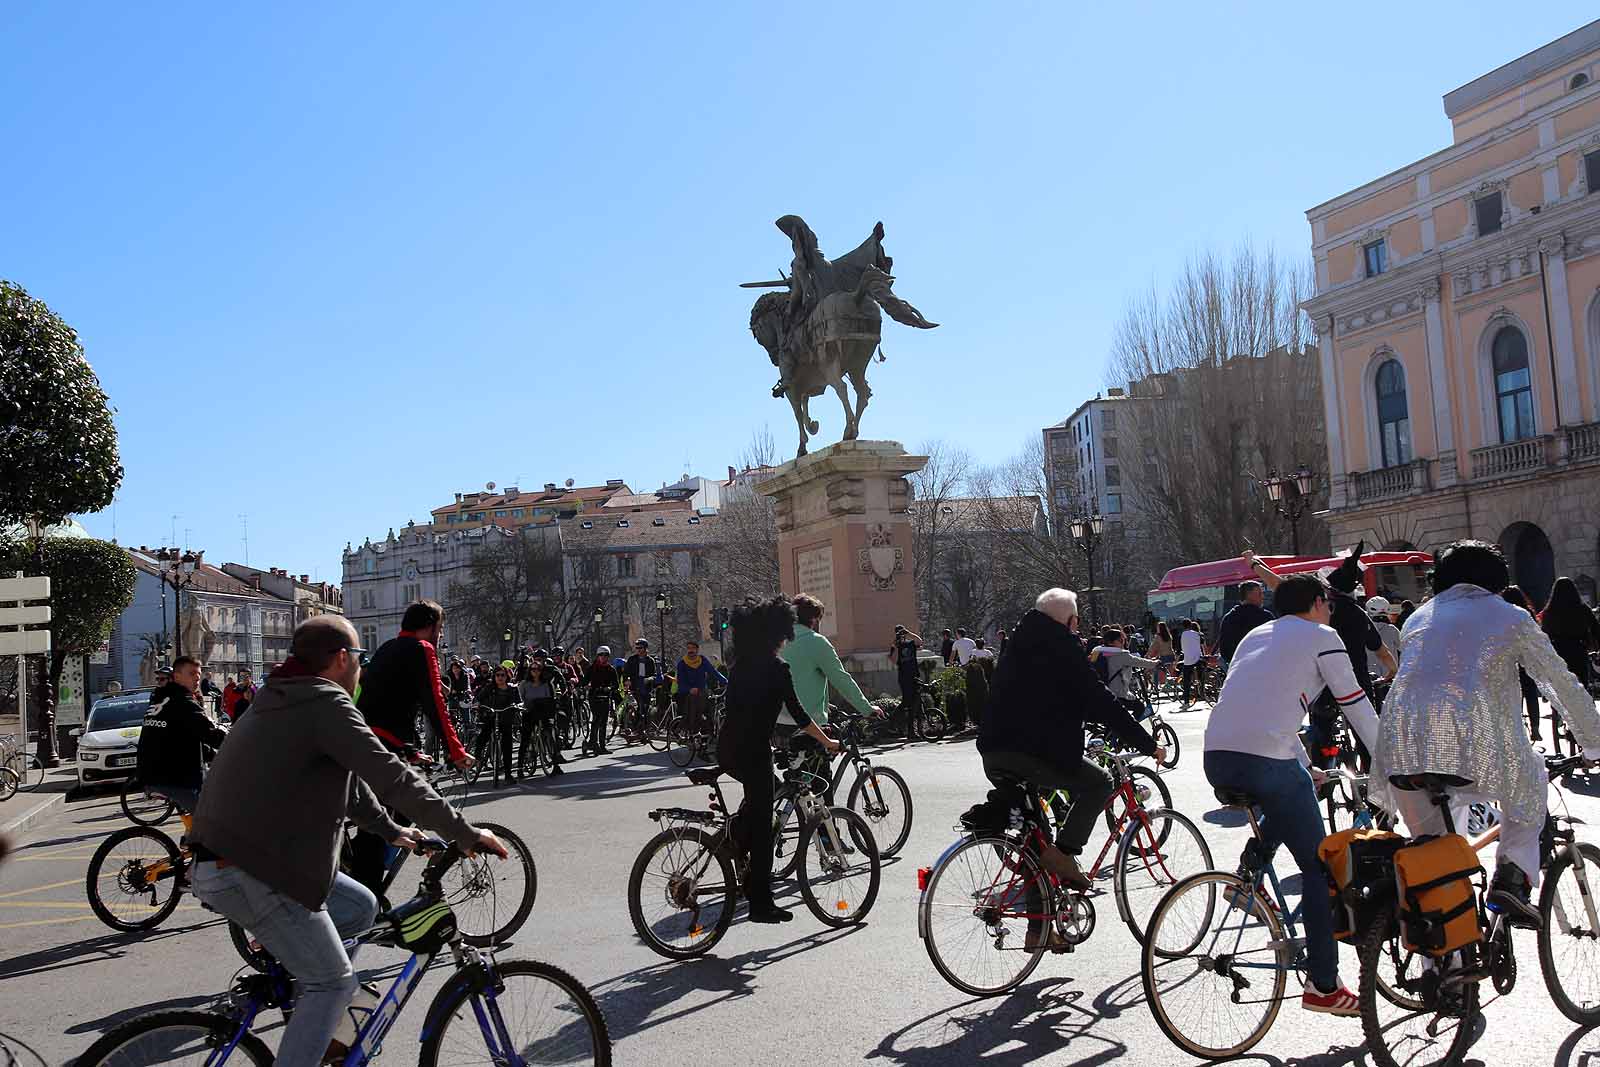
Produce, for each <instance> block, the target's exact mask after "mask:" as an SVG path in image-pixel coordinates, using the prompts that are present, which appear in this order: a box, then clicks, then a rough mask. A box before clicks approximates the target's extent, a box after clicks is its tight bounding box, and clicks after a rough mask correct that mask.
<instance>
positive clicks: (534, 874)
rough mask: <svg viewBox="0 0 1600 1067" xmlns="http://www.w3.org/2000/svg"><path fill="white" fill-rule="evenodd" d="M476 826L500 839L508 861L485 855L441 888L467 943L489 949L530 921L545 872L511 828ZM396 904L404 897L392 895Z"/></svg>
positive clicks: (463, 864) (457, 869)
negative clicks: (399, 897) (540, 879)
mask: <svg viewBox="0 0 1600 1067" xmlns="http://www.w3.org/2000/svg"><path fill="white" fill-rule="evenodd" d="M473 825H475V826H477V827H478V828H479V829H482V830H488V831H489V832H490V833H492V834H494V836H496V837H498V838H499V839H500V842H501V843H502V844H503V845H505V846H506V853H507V856H508V858H507V859H504V860H502V859H500V858H499V857H498V856H489V855H479V856H475V857H470V858H464V859H460V860H457V861H456V862H455V863H453V864H451V865H450V869H449V870H447V871H445V872H444V875H443V877H441V878H440V880H439V886H440V888H441V889H443V890H444V900H445V903H447V904H449V905H450V908H451V910H452V911H454V912H455V913H456V926H457V928H458V929H459V930H460V931H461V936H462V937H463V938H464V939H465V940H466V942H467V944H469V945H475V946H477V947H478V948H488V947H490V946H492V945H499V944H503V943H504V942H505V941H506V940H507V939H509V938H510V937H511V936H512V935H513V934H515V933H516V932H517V931H518V930H520V929H522V924H523V923H525V922H527V921H528V915H529V913H530V912H532V911H533V902H534V900H535V899H536V898H537V897H538V896H539V872H538V869H537V868H536V867H535V866H534V862H533V851H532V850H531V849H529V848H528V845H527V842H525V841H523V840H522V838H521V837H519V836H517V834H516V833H515V832H513V831H512V830H511V828H510V827H508V826H502V825H501V824H499V823H495V822H478V821H477V820H474V823H473ZM429 866H432V865H431V864H430V865H429ZM391 899H398V898H397V897H394V896H393V895H391Z"/></svg>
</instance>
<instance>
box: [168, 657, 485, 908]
mask: <svg viewBox="0 0 1600 1067" xmlns="http://www.w3.org/2000/svg"><path fill="white" fill-rule="evenodd" d="M369 787H370V788H369ZM380 803H381V804H384V805H388V806H389V807H392V808H396V809H398V810H399V811H401V812H403V813H405V814H406V815H407V816H409V817H410V818H411V819H412V820H414V821H415V822H416V823H417V824H418V825H420V826H422V827H425V828H426V829H429V830H433V831H434V832H436V833H438V834H440V835H441V836H443V837H445V838H447V839H449V840H451V841H454V842H456V843H457V844H459V845H463V846H465V845H470V844H472V843H474V842H475V841H476V840H477V837H478V832H477V830H475V829H474V828H473V827H472V826H470V825H469V824H468V823H467V820H466V819H464V818H462V816H461V815H460V813H459V812H457V811H456V810H455V809H454V808H452V807H451V806H450V805H449V804H448V803H447V802H446V801H445V800H444V799H443V798H442V797H440V796H439V795H438V794H437V793H435V792H434V791H433V790H432V789H431V788H430V787H429V786H428V784H427V782H425V781H423V780H422V778H420V777H419V776H418V775H417V774H416V772H414V771H412V770H411V769H410V768H409V767H407V766H406V765H405V764H404V763H402V762H401V761H400V760H399V758H398V757H396V756H395V755H394V754H393V753H391V752H390V751H389V750H388V749H387V748H385V747H384V746H383V743H382V742H381V741H379V740H378V739H377V737H376V736H374V735H373V733H372V731H371V730H369V729H368V728H367V724H366V722H365V720H363V719H362V717H361V713H360V712H359V711H357V710H356V706H355V704H354V703H353V702H352V701H351V700H350V695H349V694H348V693H346V692H345V691H344V690H343V689H342V688H340V686H339V685H337V684H336V683H334V682H330V681H328V680H327V679H324V678H317V677H282V676H278V675H274V676H273V677H272V678H270V679H268V681H267V683H266V685H264V686H263V687H262V688H261V690H260V692H259V693H258V694H257V696H256V699H255V702H254V703H252V704H251V705H250V711H249V713H248V714H247V715H245V716H243V717H242V718H241V719H240V720H239V721H238V722H237V723H235V724H234V727H233V729H232V731H230V732H229V734H228V743H227V744H225V745H223V746H222V749H221V751H220V752H219V753H218V754H217V758H216V760H215V761H214V762H213V763H212V765H211V773H210V774H208V775H207V776H206V783H205V788H204V789H202V790H201V791H200V805H199V807H198V808H196V809H195V814H194V831H193V833H192V835H191V837H192V839H193V840H194V841H196V842H199V843H201V844H203V845H204V847H205V848H207V849H209V850H210V851H211V852H214V853H215V854H217V855H218V856H221V857H223V858H224V859H226V860H227V861H228V862H229V863H232V864H234V865H236V866H238V867H239V868H240V869H242V870H243V871H245V872H246V873H247V874H250V875H253V876H254V877H256V878H259V879H260V880H261V881H263V882H265V883H266V884H267V885H269V886H271V887H272V888H274V889H276V890H278V891H279V892H281V893H283V894H285V895H286V896H288V897H290V898H292V899H294V900H296V901H298V902H299V903H301V904H303V905H305V906H306V907H307V908H310V909H311V910H313V911H316V910H318V909H320V908H321V907H322V906H323V904H324V902H325V901H326V900H327V898H328V890H329V889H330V888H332V886H333V876H334V873H335V872H336V871H337V870H338V867H339V846H340V842H341V836H342V833H343V827H344V821H345V818H346V817H347V816H348V817H350V818H351V819H353V820H355V821H356V822H357V823H359V824H362V825H364V826H365V827H366V828H367V829H370V830H372V831H373V832H375V833H378V834H381V835H382V836H383V837H384V838H385V839H390V838H393V837H394V836H395V835H396V834H398V833H399V832H400V828H399V827H398V826H396V825H395V823H394V822H393V821H392V820H391V819H390V818H389V817H388V816H387V815H385V814H384V811H383V808H382V807H380V806H379V805H380Z"/></svg>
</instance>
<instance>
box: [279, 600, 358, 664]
mask: <svg viewBox="0 0 1600 1067" xmlns="http://www.w3.org/2000/svg"><path fill="white" fill-rule="evenodd" d="M359 644H360V638H358V637H357V636H356V628H355V627H354V626H352V625H350V623H349V621H348V620H346V619H345V618H344V617H343V616H340V615H313V616H312V617H311V618H309V619H307V620H306V621H305V622H303V623H301V624H300V625H299V626H296V627H295V630H294V643H293V644H292V645H290V646H289V652H290V654H291V655H293V656H294V658H295V659H297V660H299V661H300V662H301V663H303V664H305V665H306V667H307V668H308V669H309V670H312V671H315V672H316V673H317V674H321V673H323V672H324V671H326V670H327V669H328V668H329V667H330V666H332V665H333V661H334V660H335V659H336V658H337V657H338V655H339V653H340V652H342V651H343V650H345V649H347V648H355V647H357V646H358V645H359Z"/></svg>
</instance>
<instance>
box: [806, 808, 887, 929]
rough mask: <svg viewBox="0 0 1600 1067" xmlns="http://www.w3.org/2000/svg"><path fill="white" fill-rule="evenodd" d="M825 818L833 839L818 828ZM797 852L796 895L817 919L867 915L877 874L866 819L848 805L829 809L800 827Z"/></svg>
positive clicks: (844, 921)
mask: <svg viewBox="0 0 1600 1067" xmlns="http://www.w3.org/2000/svg"><path fill="white" fill-rule="evenodd" d="M830 820H831V822H832V824H833V832H834V835H835V837H836V840H830V838H829V834H828V833H827V832H826V830H825V829H824V824H825V823H827V822H828V821H830ZM799 855H800V865H799V870H798V872H797V873H798V876H799V879H800V896H801V898H802V899H804V900H805V902H806V907H808V908H810V909H811V914H813V915H815V916H816V917H817V921H819V922H821V923H823V924H824V925H827V926H850V925H853V924H855V923H858V922H860V921H861V920H862V919H864V918H866V917H867V912H869V911H871V910H872V902H873V901H875V900H877V899H878V880H879V877H880V876H881V874H882V871H881V865H880V862H879V859H878V843H877V842H876V841H874V840H873V838H872V827H870V826H868V825H867V820H865V819H863V818H862V817H861V816H859V815H857V814H856V813H855V812H853V811H851V810H850V809H849V808H838V807H834V808H829V809H828V814H827V816H826V817H825V818H822V819H817V820H814V821H812V822H810V823H808V824H807V825H806V828H805V829H804V830H803V831H802V836H801V839H800V848H799Z"/></svg>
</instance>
